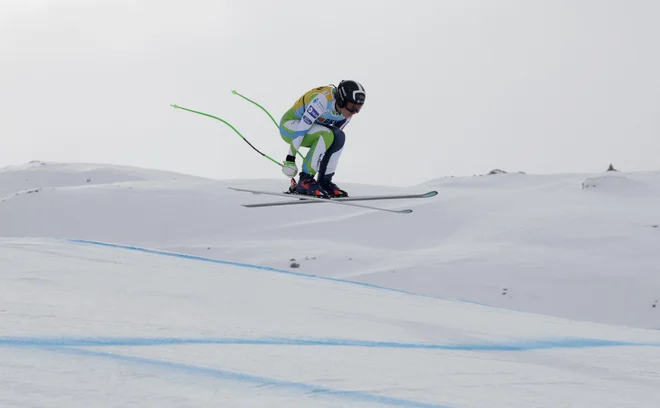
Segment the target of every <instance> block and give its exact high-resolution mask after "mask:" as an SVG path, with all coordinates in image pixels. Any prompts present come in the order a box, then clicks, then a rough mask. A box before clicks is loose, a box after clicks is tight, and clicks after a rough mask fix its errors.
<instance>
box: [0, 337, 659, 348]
mask: <svg viewBox="0 0 660 408" xmlns="http://www.w3.org/2000/svg"><path fill="white" fill-rule="evenodd" d="M209 344H212V345H256V346H259V345H261V346H264V345H269V346H326V347H365V348H390V349H426V350H454V351H533V350H549V349H560V348H564V349H581V348H591V347H625V346H631V347H660V343H635V342H623V341H613V340H602V339H587V338H563V339H545V340H533V339H529V340H520V341H512V342H499V343H481V344H479V343H476V344H433V343H404V342H388V341H369V340H353V339H330V338H325V339H324V338H321V339H305V338H231V337H229V338H215V339H214V338H209V339H203V338H202V339H200V338H177V337H127V338H122V337H0V346H10V347H123V346H125V347H127V346H138V347H139V346H173V345H209Z"/></svg>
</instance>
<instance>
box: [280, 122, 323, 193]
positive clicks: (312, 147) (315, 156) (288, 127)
mask: <svg viewBox="0 0 660 408" xmlns="http://www.w3.org/2000/svg"><path fill="white" fill-rule="evenodd" d="M297 122H298V121H297V120H288V121H286V120H283V121H282V123H281V125H280V135H281V136H282V139H283V140H284V141H286V142H287V143H291V142H292V141H293V140H294V137H302V138H303V139H302V142H301V143H300V146H301V147H308V148H309V151H308V153H307V155H306V156H305V159H304V160H303V163H302V169H301V172H300V180H299V182H298V187H297V189H296V190H297V192H299V193H302V194H312V195H322V196H325V193H324V192H323V191H322V189H321V188H320V187H319V186H318V184H317V182H316V181H315V180H314V175H315V174H316V173H317V172H318V170H319V167H320V165H321V162H322V160H323V157H324V155H325V153H326V151H327V149H328V147H329V146H331V145H332V143H333V140H334V133H333V132H332V131H331V130H330V129H328V128H327V127H325V126H321V125H317V124H314V125H312V127H311V128H310V129H309V131H308V132H307V133H306V134H304V135H295V131H294V129H296V127H297V124H298V123H297Z"/></svg>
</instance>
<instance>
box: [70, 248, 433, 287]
mask: <svg viewBox="0 0 660 408" xmlns="http://www.w3.org/2000/svg"><path fill="white" fill-rule="evenodd" d="M67 241H69V242H74V243H78V244H89V245H97V246H104V247H109V248H117V249H125V250H129V251H137V252H144V253H147V254H154V255H162V256H171V257H174V258H181V259H190V260H193V261H202V262H209V263H215V264H222V265H231V266H238V267H240V268H249V269H259V270H263V271H269V272H276V273H283V274H287V275H293V276H300V277H304V278H312V279H321V280H326V281H330V282H339V283H348V284H351V285H359V286H364V287H367V288H372V289H379V290H385V291H389V292H395V293H402V294H405V295H412V296H419V297H425V298H433V299H438V298H437V297H434V296H428V295H420V294H418V293H413V292H406V291H405V290H400V289H392V288H387V287H384V286H378V285H372V284H369V283H363V282H356V281H349V280H344V279H338V278H330V277H327V276H318V275H310V274H306V273H300V272H292V271H287V270H285V269H277V268H271V267H269V266H260V265H252V264H246V263H241V262H233V261H223V260H220V259H213V258H206V257H203V256H196V255H187V254H177V253H175V252H167V251H159V250H155V249H148V248H140V247H136V246H130V245H120V244H110V243H107V242H100V241H89V240H84V239H70V240H67Z"/></svg>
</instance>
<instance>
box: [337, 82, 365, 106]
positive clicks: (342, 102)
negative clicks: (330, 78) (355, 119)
mask: <svg viewBox="0 0 660 408" xmlns="http://www.w3.org/2000/svg"><path fill="white" fill-rule="evenodd" d="M366 97H367V93H366V92H365V90H364V87H363V86H362V85H360V83H358V82H356V81H351V80H343V81H341V82H340V83H339V86H337V92H336V93H335V99H336V101H337V107H339V108H343V107H345V106H346V104H347V103H355V104H358V105H362V104H363V103H364V100H365V99H366Z"/></svg>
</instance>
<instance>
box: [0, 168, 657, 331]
mask: <svg viewBox="0 0 660 408" xmlns="http://www.w3.org/2000/svg"><path fill="white" fill-rule="evenodd" d="M228 186H238V187H253V188H254V187H256V188H262V189H270V190H274V191H282V190H283V189H285V188H286V180H222V181H218V180H209V179H202V178H197V177H191V176H186V175H181V174H174V173H168V172H163V171H157V170H145V169H136V168H129V167H119V166H111V165H96V164H72V163H42V162H32V163H29V164H27V165H25V166H19V167H8V168H4V169H2V170H0V197H4V198H0V225H2V233H1V234H0V235H2V236H7V237H58V238H68V239H87V240H96V241H102V242H112V243H119V244H124V245H137V246H142V247H148V248H153V249H161V250H166V251H174V252H178V253H183V254H191V255H199V256H205V257H210V258H215V259H226V260H231V261H235V262H246V263H251V264H255V265H262V266H267V267H274V268H280V269H291V268H290V264H291V263H292V262H291V261H290V260H291V259H295V260H296V262H297V263H299V264H300V268H298V269H291V270H295V271H297V272H301V273H307V274H311V275H317V276H325V277H336V278H342V279H346V280H352V281H356V282H364V283H369V284H375V285H379V286H385V287H390V288H395V289H400V290H404V291H408V292H414V293H419V294H424V295H429V296H435V297H440V298H446V299H463V300H468V301H472V302H477V303H483V304H487V305H491V306H495V307H501V308H509V309H515V310H522V311H528V312H534V313H542V314H547V315H552V316H558V317H565V318H571V319H578V320H585V321H593V322H600V323H611V324H617V325H627V326H636V327H645V328H660V310H659V309H660V307H655V305H656V304H657V302H658V299H659V298H660V253H659V252H658V250H657V248H660V228H658V227H657V226H658V224H660V214H659V211H658V208H660V172H648V173H632V174H630V173H618V172H607V173H601V174H588V175H584V174H565V175H543V176H541V175H526V174H497V175H489V176H475V177H462V178H442V179H435V180H430V181H428V182H426V183H424V184H422V185H418V186H410V187H407V188H393V187H384V186H373V185H348V186H347V187H348V189H349V192H351V193H352V194H353V195H362V194H369V193H383V192H419V191H426V190H429V189H437V190H438V191H439V195H438V196H437V197H435V198H432V199H428V200H424V201H410V200H405V201H392V202H370V204H372V205H380V206H385V207H392V208H403V207H409V208H413V209H414V212H413V213H412V214H408V215H399V214H390V213H381V212H374V211H371V210H363V209H357V208H352V207H345V206H339V205H332V204H312V205H300V206H290V207H275V208H259V209H256V208H254V209H252V208H245V207H241V205H240V204H243V203H252V202H261V201H278V200H286V198H284V199H280V198H279V197H267V196H256V195H251V194H245V193H239V192H235V191H231V190H229V189H228V188H227V187H228ZM35 191H36V192H35ZM30 192H31V193H30Z"/></svg>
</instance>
